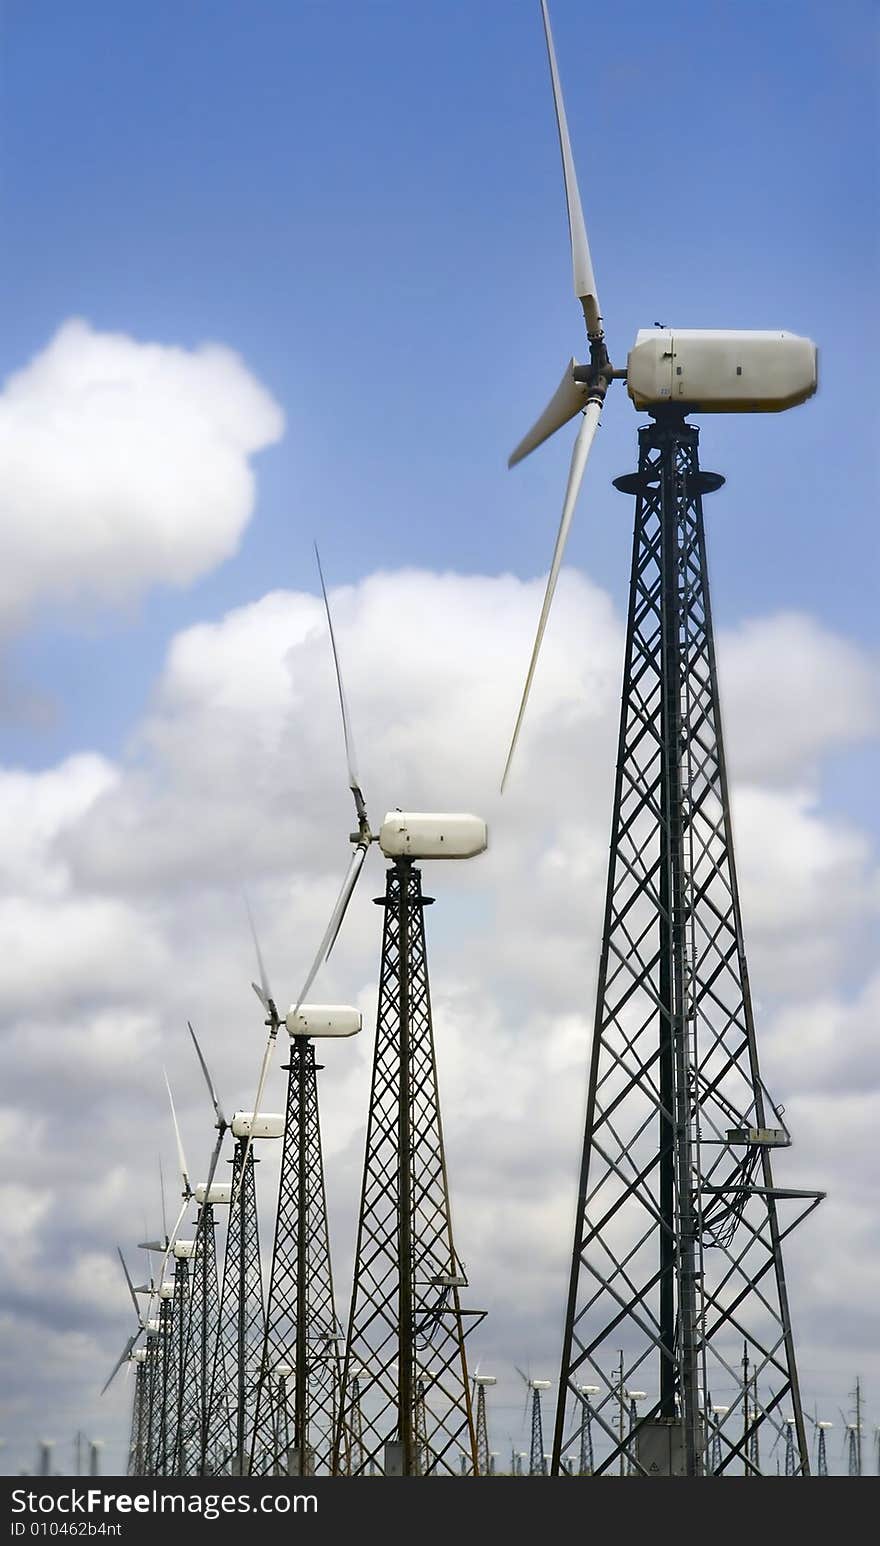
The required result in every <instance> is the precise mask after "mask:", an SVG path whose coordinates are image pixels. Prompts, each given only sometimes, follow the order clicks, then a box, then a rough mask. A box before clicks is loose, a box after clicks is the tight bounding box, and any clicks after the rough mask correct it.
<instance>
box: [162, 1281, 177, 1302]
mask: <svg viewBox="0 0 880 1546" xmlns="http://www.w3.org/2000/svg"><path fill="white" fill-rule="evenodd" d="M159 1298H160V1299H173V1298H174V1284H173V1283H160V1285H159Z"/></svg>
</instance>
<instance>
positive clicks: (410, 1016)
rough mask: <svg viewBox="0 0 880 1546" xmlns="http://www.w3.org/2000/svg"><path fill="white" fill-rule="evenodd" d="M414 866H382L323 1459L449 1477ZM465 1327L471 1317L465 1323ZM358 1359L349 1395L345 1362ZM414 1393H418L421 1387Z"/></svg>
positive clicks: (447, 1282)
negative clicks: (351, 1208) (338, 1340)
mask: <svg viewBox="0 0 880 1546" xmlns="http://www.w3.org/2000/svg"><path fill="white" fill-rule="evenodd" d="M432 900H433V898H430V897H424V896H423V895H422V886H421V871H420V870H419V869H418V868H417V867H416V865H415V864H414V863H413V861H412V860H411V859H408V858H400V859H397V860H395V862H394V863H393V865H392V866H391V867H390V868H389V870H388V872H387V879H386V888H385V896H384V897H379V898H376V901H377V904H378V905H379V906H382V907H384V910H385V919H384V929H383V937H382V963H381V971H380V981H379V1011H378V1018H377V1025H376V1044H375V1052H374V1058H373V1072H372V1085H371V1092H370V1110H369V1119H368V1124H367V1141H366V1153H365V1160H364V1177H363V1188H362V1192H361V1203H360V1217H359V1222H358V1236H357V1247H356V1253H355V1267H354V1283H353V1288H352V1297H351V1310H350V1316H349V1323H348V1332H347V1337H346V1347H345V1368H344V1372H343V1400H342V1404H341V1408H340V1420H339V1424H338V1427H337V1436H336V1444H335V1448H334V1467H333V1469H334V1471H335V1472H337V1473H341V1472H342V1471H343V1470H344V1469H345V1467H346V1457H349V1456H353V1454H354V1450H355V1444H354V1439H353V1432H352V1424H353V1420H354V1418H353V1414H354V1412H355V1410H357V1411H359V1414H360V1415H359V1418H358V1421H359V1424H360V1438H359V1441H358V1443H359V1447H360V1453H361V1461H360V1464H359V1465H358V1466H357V1467H356V1468H355V1467H354V1466H352V1474H354V1475H358V1476H361V1475H364V1474H366V1472H367V1471H368V1470H370V1469H371V1468H372V1466H373V1465H375V1466H376V1467H377V1468H378V1470H379V1471H380V1472H386V1473H388V1474H397V1475H404V1476H414V1475H418V1474H426V1475H437V1474H440V1475H457V1474H458V1467H457V1463H456V1455H457V1454H458V1452H459V1449H461V1450H464V1451H465V1452H466V1454H467V1456H468V1457H469V1460H470V1465H471V1468H472V1470H473V1471H474V1472H476V1469H477V1454H476V1435H475V1433H474V1424H473V1414H472V1409H471V1397H470V1383H469V1380H468V1372H467V1360H466V1356H465V1335H466V1332H465V1317H466V1316H467V1315H470V1316H472V1317H474V1320H473V1322H472V1324H476V1321H477V1320H478V1319H480V1318H482V1312H480V1311H469V1312H468V1311H463V1310H462V1308H461V1299H460V1293H459V1290H460V1288H462V1287H465V1286H466V1284H467V1279H466V1277H465V1275H464V1273H463V1270H462V1266H461V1263H460V1262H459V1260H458V1257H457V1256H456V1253H455V1246H454V1244H453V1239H452V1218H451V1213H450V1207H449V1186H448V1180H447V1174H446V1157H445V1153H444V1147H443V1129H442V1124H441V1120H440V1101H439V1094H438V1088H437V1066H436V1059H435V1053H434V1032H433V1025H432V1019H431V999H430V990H429V984H428V962H427V954H426V948H425V923H424V908H425V907H426V906H428V905H429V904H430V903H431V901H432ZM468 1329H472V1328H471V1327H469V1328H468ZM355 1366H357V1368H358V1371H359V1385H358V1389H359V1392H360V1401H359V1406H358V1407H357V1408H356V1407H355V1403H354V1391H353V1384H352V1374H351V1371H352V1370H353V1369H354V1368H355ZM420 1384H421V1386H422V1394H421V1395H420V1394H419V1386H420Z"/></svg>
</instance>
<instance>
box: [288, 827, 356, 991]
mask: <svg viewBox="0 0 880 1546" xmlns="http://www.w3.org/2000/svg"><path fill="white" fill-rule="evenodd" d="M366 856H367V850H366V846H365V845H364V844H362V843H358V846H357V848H356V849H355V851H354V853H353V854H352V856H351V863H350V864H349V866H348V869H347V871H346V874H345V879H344V881H343V882H342V888H341V890H340V892H339V895H338V897H337V898H336V902H335V904H334V907H333V911H332V913H331V914H330V922H329V923H328V925H327V927H326V929H325V930H324V937H323V939H322V940H321V943H320V945H319V946H318V953H317V955H316V956H315V959H314V961H313V962H312V966H311V970H310V972H309V975H308V977H307V978H306V980H305V982H304V983H303V985H302V987H301V988H300V991H299V998H298V999H297V1001H296V1005H295V1007H294V1014H296V1013H297V1011H298V1010H299V1006H300V1004H302V1003H304V1002H305V998H306V995H307V993H308V991H309V988H310V987H311V986H312V983H313V982H314V980H315V978H316V977H317V975H318V969H319V967H321V966H322V965H323V963H324V962H325V961H326V960H327V958H328V956H329V955H330V952H331V950H332V949H333V946H334V944H335V943H336V937H337V935H338V933H339V930H340V929H341V928H342V920H343V918H344V917H345V913H346V909H347V908H348V904H349V902H350V901H351V896H352V892H353V891H354V888H355V886H356V885H357V879H358V876H359V875H360V872H361V867H362V865H363V862H364V859H365V858H366Z"/></svg>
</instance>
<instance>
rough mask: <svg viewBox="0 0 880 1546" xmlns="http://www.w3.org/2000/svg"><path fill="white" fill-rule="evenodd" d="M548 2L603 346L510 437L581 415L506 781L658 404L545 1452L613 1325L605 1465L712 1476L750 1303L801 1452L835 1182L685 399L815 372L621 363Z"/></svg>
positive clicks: (523, 448) (752, 359) (734, 1453)
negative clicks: (802, 1141)
mask: <svg viewBox="0 0 880 1546" xmlns="http://www.w3.org/2000/svg"><path fill="white" fill-rule="evenodd" d="M541 10H542V16H543V23H544V33H545V39H546V44H547V53H548V58H549V64H550V75H551V82H552V89H553V98H554V103H555V110H556V122H557V128H558V132H559V144H560V149H561V153H562V165H563V178H564V183H565V193H566V203H567V208H568V225H569V236H570V241H571V253H572V266H573V277H574V291H575V296H576V297H577V300H578V302H579V304H580V306H581V308H582V310H583V314H584V319H585V322H586V330H587V342H588V347H589V363H588V364H585V365H579V364H577V363H576V362H575V361H574V360H572V361H571V363H570V364H569V366H567V367H566V370H565V372H564V374H563V379H562V381H561V383H560V386H559V388H558V389H557V391H556V393H555V395H554V397H553V398H552V400H551V402H550V403H549V404H548V406H547V408H546V409H545V410H544V412H543V413H542V415H541V417H540V418H539V419H538V421H537V423H536V424H535V425H534V426H533V428H532V429H531V430H530V431H529V433H528V434H527V435H526V436H525V437H524V438H523V440H521V441H520V443H519V445H518V446H517V447H516V449H515V450H514V452H513V454H512V456H511V458H510V463H511V464H513V463H516V462H518V461H521V460H522V458H523V457H525V456H527V455H529V454H530V452H532V451H533V450H535V448H536V447H537V446H539V445H541V443H542V442H543V441H544V440H546V439H547V438H548V437H549V436H550V435H552V434H554V433H555V432H556V431H557V430H559V429H561V428H562V426H563V425H565V424H566V423H568V421H569V420H571V419H574V418H577V416H578V415H579V414H580V415H581V425H580V429H579V431H578V434H577V437H576V440H575V443H574V449H573V452H572V459H571V468H570V472H569V478H568V486H567V488H566V492H565V498H564V501H563V508H562V517H561V520H560V525H559V531H558V534H557V538H556V545H555V549H554V553H553V559H552V563H551V567H550V573H549V577H548V581H547V588H546V592H545V596H544V602H543V606H542V609H541V615H540V619H539V622H538V629H537V635H536V638H535V643H534V647H533V650H532V655H531V660H530V663H529V668H528V672H527V676H526V682H525V688H524V691H523V695H522V700H521V703H520V707H519V712H518V715H517V718H516V723H515V726H514V730H513V736H512V739H511V743H510V749H509V752H508V756H507V763H506V766H505V769H504V776H503V779H502V787H503V786H504V783H505V782H506V781H507V779H508V777H509V775H510V770H511V765H512V759H513V754H514V751H515V748H516V745H517V741H518V739H519V735H520V731H521V728H522V724H523V717H524V714H525V708H526V703H527V701H528V697H529V693H530V691H531V688H532V684H533V680H534V676H535V670H536V666H537V662H538V656H539V652H540V647H541V641H542V639H543V637H544V632H545V629H546V626H547V620H548V616H549V611H550V606H551V603H552V599H553V593H554V590H555V587H556V581H557V578H558V575H559V570H560V568H561V565H562V559H563V554H564V550H565V545H566V541H567V538H568V533H569V529H570V526H571V521H572V516H573V514H574V508H575V503H576V501H577V498H578V494H579V491H580V488H581V484H582V480H583V477H584V471H585V468H586V464H587V459H588V456H589V453H590V449H591V447H592V445H593V442H594V439H595V436H596V432H597V430H598V427H599V421H600V416H601V413H602V409H603V405H604V402H605V398H606V394H607V393H608V391H609V390H610V388H611V386H612V383H613V382H614V381H615V380H617V379H623V378H625V379H626V383H627V390H628V393H629V396H630V398H631V400H632V402H633V403H634V405H635V407H636V408H637V409H638V410H640V411H641V410H645V411H647V413H648V414H649V416H650V419H651V423H650V424H648V425H647V426H645V427H644V428H642V429H640V431H639V446H640V455H639V468H638V472H637V473H636V474H634V475H627V476H626V477H623V478H618V479H616V480H615V486H616V487H617V488H618V489H620V490H621V491H622V492H623V493H626V494H629V495H635V497H636V510H635V534H634V542H633V559H632V569H631V578H630V600H629V609H628V622H627V636H626V648H625V664H624V682H623V692H622V698H621V719H620V738H619V743H618V757H617V773H616V783H615V794H614V809H613V817H612V836H611V845H610V858H609V868H608V886H607V892H606V903H605V915H604V923H603V933H602V947H601V955H600V965H599V974H598V989H597V998H596V1018H595V1030H594V1036H593V1042H592V1052H591V1060H590V1069H589V1086H588V1099H587V1116H586V1124H585V1132H584V1146H583V1159H582V1164H581V1173H580V1184H579V1194H578V1208H577V1219H576V1226H575V1237H574V1242H573V1250H572V1258H571V1275H570V1280H569V1292H568V1301H567V1306H566V1315H565V1331H564V1337H563V1354H562V1366H561V1374H560V1381H559V1399H558V1405H557V1412H556V1424H555V1432H554V1441H553V1471H554V1474H558V1473H559V1469H560V1458H561V1456H562V1454H564V1453H565V1452H566V1451H567V1450H568V1448H569V1445H570V1443H571V1438H572V1435H573V1423H574V1422H575V1421H577V1420H579V1417H580V1400H579V1398H578V1394H577V1387H578V1385H579V1384H580V1383H581V1382H582V1381H583V1380H584V1379H585V1378H589V1377H590V1374H591V1373H595V1374H597V1375H599V1376H600V1377H604V1376H603V1375H602V1370H603V1366H604V1363H605V1362H606V1361H607V1360H608V1359H609V1358H610V1353H611V1349H612V1348H613V1347H619V1346H620V1342H621V1341H622V1342H623V1343H624V1345H625V1348H626V1354H627V1357H626V1361H627V1364H628V1365H629V1368H630V1370H633V1369H636V1368H640V1367H642V1365H643V1363H644V1361H645V1360H647V1359H650V1360H651V1361H652V1362H653V1363H654V1364H655V1366H656V1370H657V1375H658V1386H659V1397H658V1399H657V1400H656V1402H655V1403H654V1404H653V1406H652V1407H651V1409H650V1410H649V1411H648V1412H646V1414H645V1416H644V1418H643V1420H642V1422H641V1423H640V1424H639V1428H638V1450H639V1453H638V1454H635V1453H633V1446H632V1445H631V1444H630V1443H629V1441H628V1440H627V1438H626V1436H625V1435H624V1434H620V1433H618V1435H617V1436H615V1422H614V1417H615V1412H614V1406H615V1400H616V1395H615V1392H614V1391H613V1390H611V1389H607V1391H606V1394H605V1396H604V1397H603V1399H602V1400H601V1401H599V1402H597V1403H596V1405H595V1408H594V1412H595V1418H596V1420H597V1422H598V1423H599V1424H600V1426H601V1427H602V1428H603V1430H604V1431H605V1433H606V1435H608V1436H609V1437H610V1438H611V1439H612V1441H613V1448H612V1451H611V1453H610V1454H608V1455H607V1456H606V1457H605V1458H603V1460H602V1461H601V1462H600V1464H599V1465H598V1467H597V1473H601V1472H604V1471H605V1470H607V1469H609V1468H610V1467H611V1466H613V1464H614V1462H615V1460H616V1459H617V1460H619V1462H620V1464H621V1466H622V1465H623V1463H624V1457H625V1455H626V1457H627V1458H628V1459H629V1461H630V1463H632V1464H634V1465H635V1467H636V1470H637V1472H638V1474H644V1473H645V1472H646V1471H648V1472H651V1473H653V1472H659V1473H660V1474H684V1475H689V1476H690V1475H699V1474H702V1473H703V1471H704V1470H705V1455H704V1449H705V1433H704V1425H703V1418H702V1414H701V1410H700V1392H699V1376H700V1374H701V1372H702V1373H703V1374H704V1377H705V1381H706V1384H707V1385H711V1384H712V1383H714V1381H715V1379H716V1378H717V1379H718V1380H719V1381H720V1382H721V1383H722V1384H726V1383H727V1382H728V1381H729V1378H730V1372H731V1370H732V1369H733V1368H734V1364H735V1359H736V1356H737V1340H738V1336H739V1333H740V1329H741V1327H742V1326H743V1325H745V1326H749V1327H750V1333H749V1337H750V1344H751V1346H752V1349H753V1353H754V1362H755V1365H756V1367H758V1366H759V1367H760V1369H761V1373H762V1378H766V1380H767V1382H768V1385H769V1386H770V1389H769V1394H768V1400H767V1402H766V1403H765V1407H764V1409H763V1413H762V1418H761V1420H764V1417H766V1416H773V1417H774V1419H775V1417H776V1414H777V1413H778V1410H779V1407H780V1403H782V1402H783V1401H784V1402H785V1403H786V1404H788V1403H791V1405H792V1410H793V1414H794V1417H795V1429H796V1435H797V1453H798V1469H799V1470H800V1471H801V1472H802V1473H804V1474H806V1473H808V1471H809V1452H808V1446H807V1442H806V1436H805V1430H804V1421H803V1411H802V1406H801V1400H800V1392H799V1387H798V1379H797V1369H796V1362H795V1349H794V1340H793V1334H792V1328H791V1317H790V1312H789V1307H788V1293H787V1287H786V1282H785V1275H784V1269H783V1261H782V1249H781V1241H782V1238H783V1236H784V1235H785V1234H787V1233H788V1231H789V1229H791V1228H793V1227H794V1224H795V1223H797V1222H799V1220H800V1219H801V1218H803V1217H805V1216H806V1214H807V1213H809V1212H810V1211H811V1210H812V1208H814V1207H815V1206H816V1205H817V1203H818V1202H819V1201H820V1199H821V1197H822V1195H823V1194H822V1193H819V1192H804V1191H795V1190H792V1189H787V1190H781V1189H780V1188H778V1187H777V1186H775V1184H774V1181H773V1175H772V1169H771V1163H770V1151H771V1149H773V1148H776V1147H782V1146H785V1145H787V1144H789V1143H790V1141H791V1140H790V1135H789V1133H788V1131H787V1129H786V1128H785V1124H784V1123H783V1121H782V1116H781V1113H780V1110H779V1108H778V1107H774V1106H773V1103H772V1101H771V1100H770V1097H769V1095H768V1093H767V1090H766V1087H765V1086H764V1084H763V1082H762V1080H761V1077H760V1074H759V1065H758V1052H757V1043H756V1039H755V1027H754V1018H753V1014H752V1005H751V997H750V992H749V983H748V975H747V969H746V958H745V947H744V943H743V930H742V918H741V912H740V903H739V893H738V887H737V879H736V869H735V864H734V855H733V839H732V830H731V820H730V799H729V792H728V784H727V773H726V766H725V759H724V748H723V741H722V733H721V719H720V706H719V695H718V681H717V673H716V666H715V645H714V636H713V629H712V618H711V608H710V601H709V586H708V578H707V567H706V549H705V537H704V529H703V511H702V499H703V495H704V494H707V493H709V492H711V491H712V490H714V489H717V488H719V487H720V486H721V484H722V482H723V479H722V478H720V477H719V476H717V475H716V474H714V473H707V472H704V471H702V470H701V468H700V466H699V460H698V454H697V443H698V430H697V429H696V428H695V426H693V425H692V424H690V423H688V422H687V414H688V413H691V412H696V411H700V412H703V413H773V412H776V413H778V412H781V411H783V410H785V409H788V408H791V407H794V406H795V405H797V404H799V403H803V402H805V401H806V400H807V398H809V397H811V396H812V394H813V393H814V392H815V390H816V383H817V371H816V348H815V345H814V344H813V343H812V342H811V341H810V340H809V339H806V338H800V337H797V336H795V335H793V334H791V333H786V332H736V331H731V330H726V331H713V330H696V331H695V330H691V329H684V330H680V329H678V328H665V327H664V328H654V329H649V330H643V331H640V332H639V333H638V334H637V336H636V341H635V345H634V347H633V348H632V349H631V350H630V352H629V355H628V357H627V364H626V369H625V370H623V369H618V368H616V367H615V366H614V365H613V364H612V362H611V359H610V356H609V353H608V347H607V344H606V338H605V327H604V322H603V318H602V311H601V306H600V303H599V294H598V287H597V284H596V277H595V272H594V269H593V263H592V258H591V255H590V248H589V243H588V240H587V233H586V226H585V223H584V218H583V210H582V206H581V199H580V194H579V191H578V184H577V178H576V175H575V168H574V158H573V155H572V149H571V141H570V138H569V132H568V125H567V122H566V115H565V107H564V104H563V99H562V89H561V86H560V81H559V72H558V69H557V64H556V55H555V51H554V47H553V39H552V35H551V31H550V21H549V17H548V13H547V6H546V0H541ZM768 1107H769V1110H768V1109H767V1108H768ZM780 1204H793V1205H794V1206H793V1208H792V1210H791V1212H792V1213H793V1214H794V1217H791V1218H789V1217H786V1218H784V1219H783V1220H782V1222H780V1218H779V1212H780V1209H779V1205H780ZM588 1308H589V1316H588V1318H587V1310H588ZM587 1325H588V1326H589V1334H588V1335H587V1334H586V1326H587ZM768 1350H769V1351H768ZM570 1398H573V1402H572V1403H571V1404H572V1406H573V1411H572V1412H571V1413H569V1410H568V1408H569V1403H570ZM722 1445H723V1449H724V1454H723V1456H722V1460H721V1469H722V1471H723V1470H724V1469H726V1468H727V1467H728V1466H729V1465H730V1464H731V1463H733V1462H736V1463H739V1462H743V1463H745V1464H750V1463H751V1462H750V1460H749V1459H748V1458H747V1457H745V1456H744V1453H743V1449H742V1444H741V1442H739V1441H737V1439H736V1438H735V1437H729V1436H728V1434H727V1433H722Z"/></svg>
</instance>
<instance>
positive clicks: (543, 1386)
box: [529, 1380, 552, 1390]
mask: <svg viewBox="0 0 880 1546" xmlns="http://www.w3.org/2000/svg"><path fill="white" fill-rule="evenodd" d="M551 1384H552V1381H551V1380H529V1387H530V1389H532V1390H549V1389H550V1386H551Z"/></svg>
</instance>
